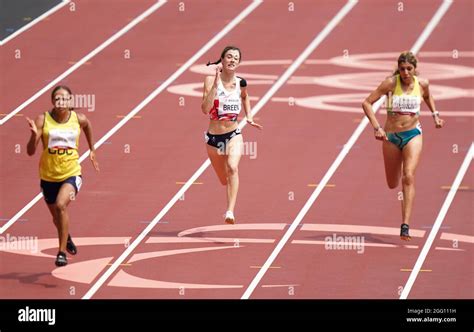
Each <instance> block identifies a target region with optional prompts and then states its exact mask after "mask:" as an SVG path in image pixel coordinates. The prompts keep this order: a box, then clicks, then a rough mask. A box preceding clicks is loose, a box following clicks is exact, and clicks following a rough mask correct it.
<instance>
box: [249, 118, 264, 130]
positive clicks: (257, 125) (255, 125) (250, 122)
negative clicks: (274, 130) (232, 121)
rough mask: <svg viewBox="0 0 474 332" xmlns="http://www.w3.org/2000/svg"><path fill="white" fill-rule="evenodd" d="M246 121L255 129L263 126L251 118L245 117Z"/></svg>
mask: <svg viewBox="0 0 474 332" xmlns="http://www.w3.org/2000/svg"><path fill="white" fill-rule="evenodd" d="M247 123H248V124H249V125H251V126H254V127H255V128H257V129H262V128H263V126H262V125H259V124H258V123H256V122H254V121H253V120H249V119H247Z"/></svg>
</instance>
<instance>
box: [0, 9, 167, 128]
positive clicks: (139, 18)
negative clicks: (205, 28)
mask: <svg viewBox="0 0 474 332" xmlns="http://www.w3.org/2000/svg"><path fill="white" fill-rule="evenodd" d="M166 2H167V0H160V1H158V2H157V3H155V4H154V5H153V6H151V7H150V8H148V9H147V10H146V11H144V12H143V13H142V14H141V15H139V16H137V17H136V18H135V19H134V20H133V21H131V22H130V23H128V24H127V25H126V26H125V27H123V28H122V29H121V30H120V31H118V32H117V33H115V34H114V35H113V36H112V37H110V38H109V39H107V40H106V41H105V42H103V43H102V44H100V45H99V46H97V47H96V48H95V49H94V50H92V51H91V52H90V53H89V54H87V55H86V56H85V57H83V58H82V59H81V60H79V61H78V62H76V63H75V64H74V65H72V66H71V67H70V68H69V69H68V70H66V71H65V72H64V73H62V74H61V75H59V76H58V77H56V78H55V79H54V80H53V81H51V82H50V83H48V84H47V85H46V86H45V87H44V88H42V89H41V90H39V91H38V92H36V93H35V94H34V95H33V96H31V97H30V98H29V99H28V100H26V101H24V102H23V103H22V104H21V105H20V106H18V107H17V108H15V109H14V110H13V111H12V112H10V113H9V114H8V115H7V116H5V117H4V118H3V119H1V120H0V125H3V124H5V122H7V121H8V120H9V119H11V118H12V117H13V116H14V115H15V114H17V113H18V112H20V111H21V110H23V109H24V108H25V107H26V106H28V105H29V104H31V103H32V102H34V101H35V100H36V99H38V98H39V97H40V96H41V95H42V94H43V93H45V92H46V91H48V90H49V89H51V88H52V87H53V86H55V85H56V84H57V83H59V82H60V81H61V80H62V79H64V78H65V77H67V76H68V75H70V74H71V73H73V72H74V71H75V70H76V69H77V68H79V67H80V66H82V65H83V64H84V63H86V62H87V61H89V60H90V59H92V58H93V57H94V56H96V55H97V54H98V53H100V52H102V50H103V49H105V48H106V47H107V46H109V45H110V44H112V43H113V42H114V41H116V40H117V39H119V38H120V37H122V36H123V35H124V34H126V33H127V32H128V31H130V30H131V29H132V28H133V27H135V26H136V25H137V24H138V23H140V22H141V21H142V20H144V19H145V18H146V17H148V16H150V15H151V14H152V13H153V12H155V11H156V10H157V9H158V8H160V7H161V6H163V5H164V4H165V3H166Z"/></svg>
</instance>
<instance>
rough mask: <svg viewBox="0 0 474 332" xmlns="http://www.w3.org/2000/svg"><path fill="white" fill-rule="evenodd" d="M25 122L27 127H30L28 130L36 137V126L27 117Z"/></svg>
mask: <svg viewBox="0 0 474 332" xmlns="http://www.w3.org/2000/svg"><path fill="white" fill-rule="evenodd" d="M26 121H28V125H29V126H30V130H31V132H32V133H33V134H35V135H38V128H36V124H35V122H34V121H33V120H31V119H30V118H29V117H26Z"/></svg>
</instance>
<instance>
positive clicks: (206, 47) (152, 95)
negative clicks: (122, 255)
mask: <svg viewBox="0 0 474 332" xmlns="http://www.w3.org/2000/svg"><path fill="white" fill-rule="evenodd" d="M261 2H262V1H261V0H254V2H253V3H252V4H251V5H250V6H249V7H247V9H245V10H244V11H243V12H242V13H244V14H245V15H248V8H251V9H252V10H253V8H254V7H256V6H258V5H259V4H260V3H261ZM161 3H162V2H161V1H160V2H158V3H157V4H156V5H158V4H161ZM156 5H155V6H156ZM155 6H152V7H150V9H148V10H147V12H148V11H150V10H152V9H153V8H154V7H155ZM156 9H158V7H157V8H154V10H156ZM147 12H145V13H143V14H142V15H140V16H143V15H145V14H146V13H147ZM148 15H149V14H148ZM137 19H138V18H137ZM237 24H238V21H237V20H236V19H234V20H233V21H232V23H231V24H229V25H227V26H226V27H225V28H224V29H223V30H222V31H221V32H219V33H218V34H217V35H215V36H214V37H213V38H212V39H211V40H210V41H208V42H207V44H206V45H204V46H203V47H202V48H201V49H200V50H199V51H198V52H196V53H195V54H194V55H193V56H192V57H191V58H190V59H189V60H188V61H187V62H186V63H185V64H184V65H183V66H182V67H181V68H179V69H178V70H177V71H175V72H174V73H173V74H172V75H171V76H170V77H169V78H168V79H167V80H166V81H164V82H163V83H162V84H161V85H160V86H159V87H158V88H156V89H155V90H154V91H153V92H152V93H150V94H149V95H148V96H147V97H146V98H145V99H143V100H142V101H141V102H140V104H138V105H137V106H135V108H134V109H133V110H131V111H130V113H128V114H127V115H126V116H125V118H123V119H122V120H120V122H119V123H117V124H116V125H115V126H114V127H113V128H112V129H110V130H109V131H108V132H107V133H106V134H105V135H104V136H102V138H101V139H100V140H98V141H97V143H96V144H95V145H94V147H95V148H96V149H97V148H98V147H100V146H101V145H102V144H104V143H105V142H107V140H108V139H109V138H110V137H111V136H112V135H114V134H115V133H116V132H117V131H118V130H119V129H120V128H122V127H123V126H124V125H125V124H126V123H127V122H128V121H129V120H130V119H132V118H133V117H134V116H135V115H136V114H137V113H138V112H140V111H141V110H142V109H143V108H144V107H145V106H146V105H148V104H149V103H150V102H151V101H152V100H153V99H154V98H156V96H158V95H159V94H160V93H161V92H162V91H163V90H165V89H166V88H167V87H168V86H169V85H171V83H173V82H174V81H175V80H176V79H178V77H179V76H181V74H183V73H184V72H185V71H186V70H187V69H188V68H189V67H190V66H191V65H192V64H193V63H195V62H196V61H197V60H198V59H199V58H200V57H201V56H203V55H204V53H206V52H207V51H208V50H209V49H210V48H211V47H212V46H214V44H216V43H217V42H218V41H219V40H220V39H221V38H222V37H223V36H224V35H225V34H226V33H227V32H228V31H230V30H231V29H232V28H233V27H234V26H235V25H237ZM89 154H90V150H87V151H86V152H85V153H84V154H83V155H82V156H81V157H80V158H79V163H82V162H83V161H84V160H85V159H86V158H87V157H88V156H89ZM207 162H209V161H207ZM41 197H43V194H42V193H39V194H38V195H36V196H35V197H34V198H33V199H32V200H31V201H30V202H29V203H28V204H27V205H25V206H24V207H23V208H22V209H21V210H20V211H18V212H17V213H16V214H15V215H14V216H13V217H12V218H11V219H10V221H9V222H8V223H6V224H5V225H3V226H2V227H1V228H0V234H3V233H4V232H5V231H6V230H7V229H8V228H9V227H10V226H11V225H13V224H14V223H15V221H16V220H17V219H18V218H20V217H21V216H22V215H23V214H24V213H26V212H27V211H28V210H29V209H31V207H32V206H34V205H35V204H36V203H38V201H39V200H40V199H41Z"/></svg>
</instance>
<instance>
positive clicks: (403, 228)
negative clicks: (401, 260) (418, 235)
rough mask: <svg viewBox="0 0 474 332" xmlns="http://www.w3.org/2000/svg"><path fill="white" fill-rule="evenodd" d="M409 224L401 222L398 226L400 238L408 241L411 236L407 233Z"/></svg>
mask: <svg viewBox="0 0 474 332" xmlns="http://www.w3.org/2000/svg"><path fill="white" fill-rule="evenodd" d="M409 231H410V226H408V224H402V225H401V227H400V239H402V240H404V241H410V240H411V236H410V234H409Z"/></svg>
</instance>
